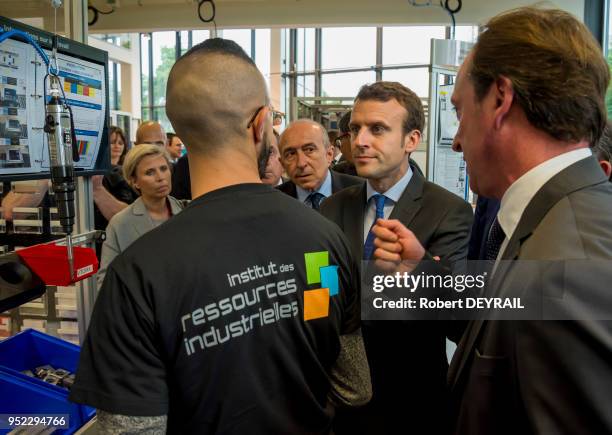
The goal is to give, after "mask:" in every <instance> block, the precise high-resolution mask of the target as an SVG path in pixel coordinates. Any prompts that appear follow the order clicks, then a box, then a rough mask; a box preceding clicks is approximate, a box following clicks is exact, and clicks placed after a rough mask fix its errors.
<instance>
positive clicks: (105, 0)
mask: <svg viewBox="0 0 612 435" xmlns="http://www.w3.org/2000/svg"><path fill="white" fill-rule="evenodd" d="M65 1H77V0H65ZM437 1H438V0H432V3H435V4H437ZM416 2H418V3H424V2H426V0H416ZM90 3H91V4H93V5H94V6H96V7H97V8H98V9H100V10H102V11H108V10H110V6H109V3H111V4H112V3H114V4H116V5H117V6H116V9H115V12H114V13H112V14H111V15H100V18H99V20H98V22H97V23H96V25H95V26H92V27H90V29H89V31H90V33H115V32H131V31H145V32H148V31H156V30H176V29H204V28H209V26H210V25H207V24H204V23H202V22H201V21H199V19H198V16H197V2H196V1H195V0H90ZM215 3H216V9H217V18H216V23H217V26H218V27H219V28H224V27H225V28H241V27H260V28H263V27H305V26H308V27H312V26H323V27H325V26H363V25H383V24H384V25H408V24H415V25H416V24H421V25H423V24H437V25H439V24H445V25H447V24H449V23H450V18H449V16H448V14H447V13H446V12H445V11H444V10H442V9H441V8H440V7H437V6H436V7H415V6H412V5H411V4H410V2H409V1H408V0H376V1H374V0H350V1H349V0H216V1H215ZM413 3H414V2H413ZM547 3H548V4H549V5H553V6H557V7H560V8H562V9H565V10H567V11H569V12H571V13H573V14H574V15H576V16H577V17H578V18H580V19H582V18H583V14H584V11H583V10H584V0H556V1H554V2H547ZM453 4H456V0H455V2H451V5H453ZM529 4H533V0H464V1H463V7H462V10H461V11H460V12H459V13H458V14H457V15H456V19H457V24H482V23H483V22H485V21H486V20H487V19H488V18H490V17H492V16H493V15H495V14H497V13H499V12H502V11H505V10H508V9H511V8H514V7H519V6H524V5H529ZM206 8H207V9H205V10H204V11H203V12H204V13H206V11H209V10H210V9H209V8H208V7H206ZM0 15H4V16H7V17H9V18H32V17H43V19H44V22H45V26H47V27H48V25H49V23H51V22H52V17H53V13H52V8H51V5H50V1H49V0H0ZM58 18H59V17H58ZM58 22H59V23H58V24H61V25H63V19H58ZM60 30H61V29H60Z"/></svg>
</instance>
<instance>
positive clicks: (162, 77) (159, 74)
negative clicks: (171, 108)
mask: <svg viewBox="0 0 612 435" xmlns="http://www.w3.org/2000/svg"><path fill="white" fill-rule="evenodd" d="M175 46H176V33H175V32H155V33H153V98H154V100H153V102H152V103H153V104H152V105H153V106H157V105H164V104H166V83H167V82H168V74H169V73H170V69H171V68H172V65H174V62H175V61H176V59H175V56H176V51H175Z"/></svg>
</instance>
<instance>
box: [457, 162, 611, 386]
mask: <svg viewBox="0 0 612 435" xmlns="http://www.w3.org/2000/svg"><path fill="white" fill-rule="evenodd" d="M605 182H607V179H606V177H605V175H604V173H603V172H602V171H601V168H600V167H599V163H598V162H597V160H596V159H595V158H594V157H589V158H587V159H583V160H580V161H578V162H576V163H574V164H573V165H571V166H569V167H567V168H566V169H564V170H563V171H561V172H559V173H558V174H557V175H555V176H554V177H553V178H551V179H550V180H549V181H548V182H547V183H546V184H545V185H544V186H542V188H541V189H540V190H539V191H538V192H537V193H536V194H535V195H534V197H533V198H532V199H531V201H530V202H529V204H528V205H527V207H526V208H525V211H524V212H523V215H522V216H521V219H520V221H519V223H518V225H517V227H516V230H515V231H514V233H513V234H512V237H511V239H510V240H509V242H508V245H507V246H506V249H505V251H504V252H503V255H502V258H501V260H503V261H505V260H516V259H518V256H519V253H520V248H521V245H522V244H523V243H524V242H525V241H526V240H527V239H528V238H529V236H531V234H532V233H533V230H534V229H535V228H536V227H537V226H538V225H539V224H540V222H541V221H542V219H543V218H544V216H546V214H547V213H548V212H549V211H550V209H551V208H552V207H553V206H554V205H555V204H556V203H557V202H559V200H561V199H562V198H563V197H565V196H567V195H568V194H570V193H571V192H575V191H577V190H580V189H583V188H585V187H588V186H592V185H595V184H599V183H605ZM510 269H511V267H510V265H508V264H505V265H500V266H499V267H498V270H497V271H496V272H495V275H494V276H493V278H492V280H491V284H490V286H489V288H490V289H491V292H487V293H488V295H489V296H493V295H494V294H495V293H496V292H497V290H498V289H499V288H500V286H501V284H502V283H503V282H504V281H505V277H506V275H507V274H508V272H509V270H510ZM484 323H485V321H484V320H474V321H472V322H470V324H469V327H468V329H467V330H466V332H465V333H464V335H463V337H462V339H461V342H460V344H459V347H458V349H457V352H456V355H455V356H454V357H453V361H452V363H451V367H450V368H449V376H448V378H449V381H450V382H451V386H452V387H455V386H456V385H457V382H458V381H459V378H460V376H461V372H462V370H463V369H464V367H465V366H466V363H467V361H468V360H469V358H470V355H471V354H472V349H473V347H474V345H475V344H476V341H477V339H478V336H479V335H480V331H481V329H482V327H483V325H484Z"/></svg>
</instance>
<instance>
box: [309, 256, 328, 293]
mask: <svg viewBox="0 0 612 435" xmlns="http://www.w3.org/2000/svg"><path fill="white" fill-rule="evenodd" d="M304 261H305V263H306V281H307V282H308V285H310V284H316V283H319V282H321V268H322V267H325V266H328V265H329V253H328V252H327V251H320V252H307V253H305V254H304Z"/></svg>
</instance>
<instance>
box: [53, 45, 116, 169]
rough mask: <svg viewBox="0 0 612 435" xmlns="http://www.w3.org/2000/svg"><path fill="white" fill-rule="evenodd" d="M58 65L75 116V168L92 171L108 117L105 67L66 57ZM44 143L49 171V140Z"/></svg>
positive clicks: (60, 56)
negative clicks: (76, 153) (77, 154)
mask: <svg viewBox="0 0 612 435" xmlns="http://www.w3.org/2000/svg"><path fill="white" fill-rule="evenodd" d="M58 66H59V70H60V74H59V76H60V80H61V83H62V86H63V88H64V93H65V94H66V101H67V102H68V104H69V105H70V107H72V113H73V115H74V126H75V133H76V147H77V149H78V150H79V156H80V160H79V161H78V162H75V163H74V166H75V167H76V168H85V169H92V168H93V167H94V166H95V162H96V159H97V157H98V151H99V149H100V141H101V139H102V130H103V128H104V120H105V116H106V88H105V78H104V67H103V66H102V65H99V64H95V63H92V62H87V61H84V60H80V59H76V58H70V57H68V56H65V55H63V54H59V55H58ZM44 144H45V145H44V149H43V153H42V156H41V159H42V161H43V164H42V167H43V168H44V169H45V170H46V169H48V168H49V154H48V150H47V146H48V145H47V139H46V138H45V139H44Z"/></svg>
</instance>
